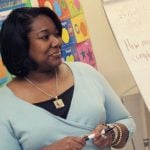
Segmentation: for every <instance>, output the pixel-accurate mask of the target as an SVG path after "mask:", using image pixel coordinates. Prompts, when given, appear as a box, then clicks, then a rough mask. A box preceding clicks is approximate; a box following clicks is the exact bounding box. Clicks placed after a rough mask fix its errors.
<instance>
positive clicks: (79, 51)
mask: <svg viewBox="0 0 150 150" xmlns="http://www.w3.org/2000/svg"><path fill="white" fill-rule="evenodd" d="M24 6H27V7H43V6H44V7H49V8H51V9H52V10H53V11H54V12H55V13H56V14H57V16H58V17H59V19H60V20H61V24H62V40H63V45H62V59H63V60H64V61H70V62H72V61H82V62H85V63H88V64H90V65H92V66H93V67H95V68H96V61H95V57H94V53H93V49H92V43H91V40H90V36H89V32H88V27H87V23H86V20H85V16H84V12H83V9H82V6H81V3H80V1H79V0H10V1H7V0H1V1H0V26H1V24H2V22H3V20H5V18H6V17H7V15H8V14H9V13H10V12H11V11H12V10H13V9H15V8H17V7H24ZM4 69H5V67H4V66H3V65H2V63H1V65H0V84H1V83H2V82H4V81H6V78H7V76H5V75H6V73H5V74H4V72H5V71H6V70H5V71H4ZM1 74H2V75H1ZM4 79H5V80H4ZM1 81H2V82H1Z"/></svg>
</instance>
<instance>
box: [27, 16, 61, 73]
mask: <svg viewBox="0 0 150 150" xmlns="http://www.w3.org/2000/svg"><path fill="white" fill-rule="evenodd" d="M31 27H32V31H31V32H30V33H29V35H28V36H29V42H30V47H29V56H30V58H31V59H33V60H34V61H35V62H36V63H37V64H38V65H39V68H38V70H41V71H44V70H45V71H48V70H51V69H53V68H55V67H57V66H58V65H59V64H61V62H62V59H61V45H62V39H61V37H60V36H59V34H58V30H57V28H56V26H55V24H54V23H53V21H52V20H51V19H50V18H48V17H47V16H44V15H40V16H38V17H36V18H35V19H34V22H33V23H32V24H31Z"/></svg>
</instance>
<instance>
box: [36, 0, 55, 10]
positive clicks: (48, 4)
mask: <svg viewBox="0 0 150 150" xmlns="http://www.w3.org/2000/svg"><path fill="white" fill-rule="evenodd" d="M38 2H39V6H40V7H43V6H44V7H49V8H50V9H52V10H53V6H52V4H51V2H50V0H38Z"/></svg>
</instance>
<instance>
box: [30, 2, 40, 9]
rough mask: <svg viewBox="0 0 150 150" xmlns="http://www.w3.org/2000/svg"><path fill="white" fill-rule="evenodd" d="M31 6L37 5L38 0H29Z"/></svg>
mask: <svg viewBox="0 0 150 150" xmlns="http://www.w3.org/2000/svg"><path fill="white" fill-rule="evenodd" d="M30 3H31V6H32V7H39V2H38V0H30Z"/></svg>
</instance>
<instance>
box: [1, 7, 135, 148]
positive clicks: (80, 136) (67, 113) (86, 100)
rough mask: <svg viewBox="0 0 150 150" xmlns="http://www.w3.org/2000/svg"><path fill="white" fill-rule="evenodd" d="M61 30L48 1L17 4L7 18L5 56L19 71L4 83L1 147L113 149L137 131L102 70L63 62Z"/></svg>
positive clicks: (3, 35) (3, 42)
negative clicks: (26, 5)
mask: <svg viewBox="0 0 150 150" xmlns="http://www.w3.org/2000/svg"><path fill="white" fill-rule="evenodd" d="M61 34H62V26H61V23H60V21H59V19H58V17H57V16H56V14H55V13H54V12H53V11H52V10H50V9H49V8H46V7H40V8H36V7H35V8H18V9H16V10H13V11H12V12H11V13H10V15H9V16H8V17H7V19H6V20H5V21H4V23H3V25H2V28H1V32H0V46H1V56H2V60H3V63H4V65H5V66H6V67H7V69H8V71H9V72H10V73H11V74H13V75H14V76H15V77H14V78H13V80H12V81H11V82H9V83H8V84H7V85H6V86H4V87H3V88H1V89H0V149H2V150H8V149H11V150H21V149H23V150H81V149H82V150H99V149H100V150H110V148H111V146H112V147H116V148H120V147H123V146H124V145H125V144H126V142H127V140H128V137H131V136H132V134H133V132H134V130H135V124H134V121H133V119H132V117H131V116H130V115H129V113H128V111H127V110H126V108H125V107H124V106H123V105H122V103H121V101H120V100H119V98H118V97H117V95H116V94H115V93H114V92H113V90H112V89H111V88H110V86H109V85H108V83H107V82H106V81H105V79H104V78H103V77H102V75H100V74H99V73H98V72H97V71H96V70H95V69H94V68H92V67H91V66H89V65H87V64H83V63H81V62H74V63H66V62H62V59H61V45H62V39H61ZM106 128H107V129H109V128H112V129H113V130H111V131H110V132H108V133H107V134H105V132H104V130H103V129H106ZM102 132H104V134H103V135H102ZM90 134H92V135H94V136H93V139H90V140H87V139H88V138H87V135H90Z"/></svg>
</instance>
